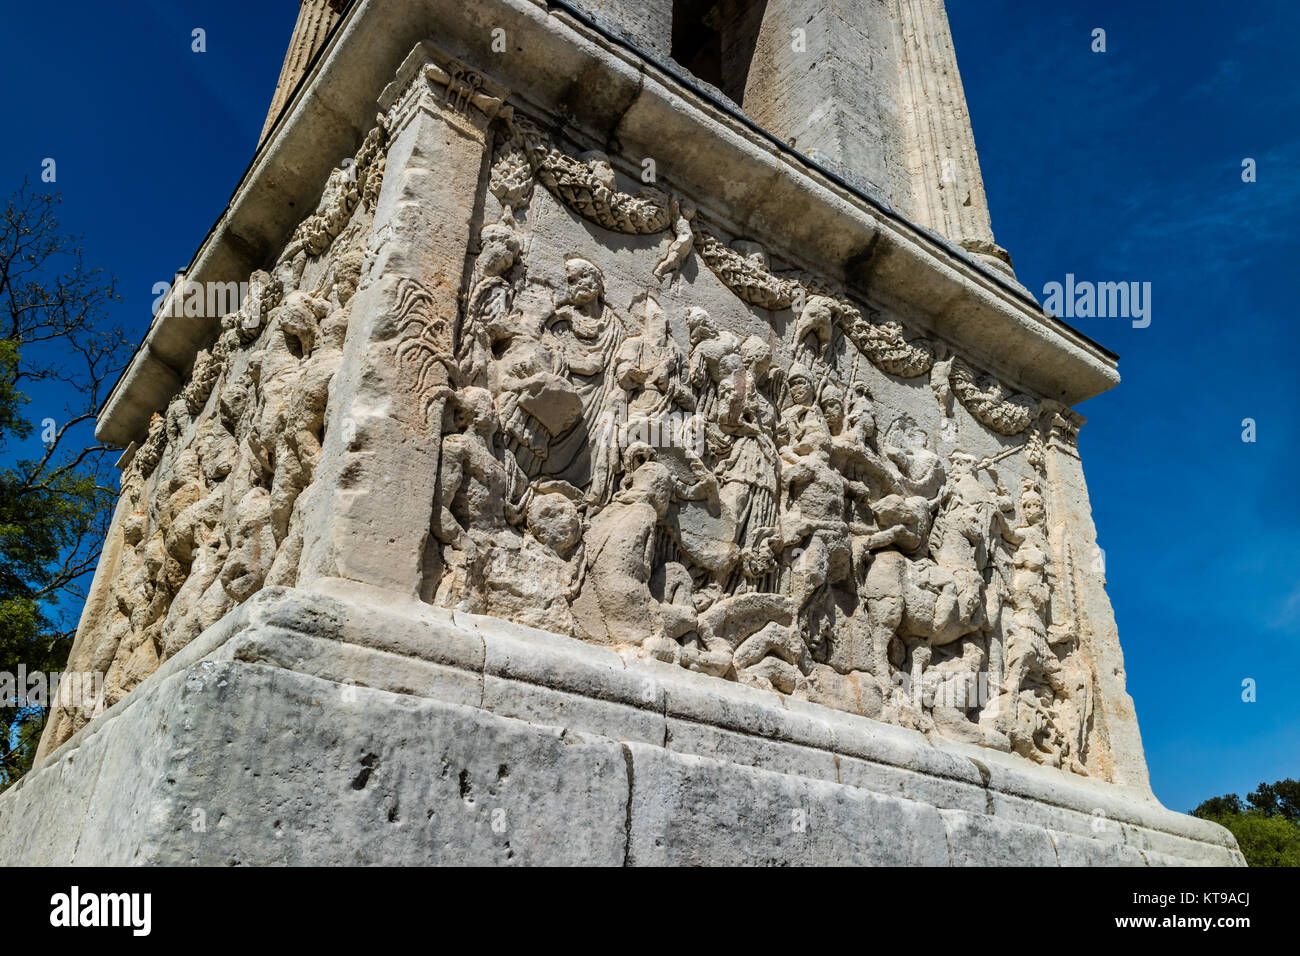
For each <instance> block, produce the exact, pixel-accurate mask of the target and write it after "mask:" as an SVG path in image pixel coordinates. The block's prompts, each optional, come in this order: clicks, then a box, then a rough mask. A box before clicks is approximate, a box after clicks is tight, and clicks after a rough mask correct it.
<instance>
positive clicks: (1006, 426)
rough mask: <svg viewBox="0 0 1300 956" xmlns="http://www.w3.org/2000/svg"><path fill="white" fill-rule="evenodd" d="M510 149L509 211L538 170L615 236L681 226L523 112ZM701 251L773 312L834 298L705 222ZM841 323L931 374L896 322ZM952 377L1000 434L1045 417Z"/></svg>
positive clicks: (927, 353) (857, 341) (873, 346)
mask: <svg viewBox="0 0 1300 956" xmlns="http://www.w3.org/2000/svg"><path fill="white" fill-rule="evenodd" d="M507 122H508V128H509V131H510V134H511V139H510V144H509V147H508V148H507V149H506V150H504V151H503V152H502V153H501V155H500V156H499V158H498V160H497V162H496V163H495V164H494V165H493V169H492V179H491V191H492V193H493V195H495V196H496V197H497V198H498V200H500V201H501V203H502V205H503V206H505V207H506V208H507V209H513V208H514V207H516V206H518V205H520V204H522V203H523V202H526V201H527V199H528V196H529V194H530V192H531V182H530V180H529V177H528V176H527V173H528V171H529V170H531V171H532V172H533V173H534V174H535V175H536V178H537V181H539V182H541V184H542V185H543V186H545V187H546V188H547V190H548V191H550V192H551V193H552V195H554V196H555V197H556V198H557V199H558V200H560V201H561V202H562V203H564V205H566V206H567V207H568V208H570V209H572V210H573V211H574V212H576V213H578V214H579V215H580V216H582V217H583V218H584V219H587V220H589V221H590V222H594V223H596V224H597V225H599V226H602V227H604V228H606V229H609V230H611V231H614V232H620V233H624V234H627V235H649V234H653V233H656V232H663V231H664V230H666V229H669V228H670V227H672V226H673V219H672V215H671V212H670V206H671V202H670V197H669V196H668V195H667V194H665V193H663V192H662V191H660V190H657V189H646V190H642V191H641V192H640V193H638V194H636V195H630V194H628V193H623V192H619V191H618V190H617V188H615V187H614V185H613V181H612V170H609V169H606V170H604V172H603V175H602V174H601V173H600V172H598V165H599V164H597V163H586V162H582V161H581V160H578V159H575V158H573V157H571V156H569V155H567V154H566V153H564V152H562V151H561V150H560V149H559V148H557V147H556V146H555V145H554V144H553V143H551V142H550V140H549V139H548V138H547V136H546V134H545V133H543V132H542V131H541V130H540V129H539V128H538V127H537V125H536V124H534V123H533V122H531V121H530V120H528V119H526V118H524V117H522V116H519V115H518V114H515V115H514V116H512V117H508V118H507ZM693 231H694V249H695V251H696V252H698V253H699V256H700V258H701V259H702V260H704V263H705V265H707V266H708V267H709V269H710V271H712V272H713V274H714V275H716V276H717V277H718V279H719V280H720V281H721V282H722V283H723V285H725V286H726V287H727V288H728V289H730V290H731V291H732V292H733V293H735V295H736V296H737V297H738V298H739V299H740V300H741V301H742V302H745V303H747V304H749V305H752V306H755V307H757V308H760V309H767V310H769V311H780V310H782V309H788V308H792V307H794V306H796V305H797V304H798V303H800V302H801V301H803V300H805V299H806V298H807V297H808V296H809V295H818V294H827V290H826V289H825V288H824V287H823V285H822V283H820V282H819V281H817V280H816V279H815V278H813V277H808V281H803V280H801V279H794V278H786V277H782V276H778V275H776V274H775V273H773V272H771V271H770V270H769V269H767V268H765V267H764V266H763V265H762V264H760V263H759V262H757V261H755V260H754V259H752V258H749V257H747V256H745V255H742V254H741V253H740V252H737V251H736V250H734V249H732V248H730V247H729V246H727V245H726V243H724V242H723V241H722V239H720V238H719V237H718V235H717V234H716V233H714V232H713V231H712V230H711V229H709V228H708V227H707V226H705V225H703V224H702V223H701V222H699V221H698V220H697V221H696V223H695V224H694V229H693ZM832 297H833V298H834V299H835V301H836V304H837V305H838V308H837V309H836V318H837V320H838V322H839V324H840V326H841V328H842V329H843V331H844V334H845V335H847V336H848V338H849V340H850V341H851V342H853V344H854V345H855V346H856V347H857V348H858V350H859V351H860V352H862V354H863V355H865V356H866V357H867V358H868V359H869V360H870V361H871V362H872V364H874V365H875V366H876V367H877V368H879V369H880V370H881V371H883V372H886V373H887V374H890V375H896V376H899V377H901V378H915V377H917V376H919V375H924V374H926V373H927V372H929V371H930V369H931V368H932V367H933V365H934V350H933V348H932V347H931V346H930V344H929V343H928V342H926V341H925V340H923V339H908V338H907V337H906V334H905V330H904V328H903V326H902V325H901V324H900V323H898V322H895V321H884V322H877V321H873V320H872V319H870V318H868V317H867V316H866V315H864V314H863V312H862V310H861V309H859V308H858V307H857V306H856V305H854V304H853V303H851V302H849V301H848V300H846V299H844V298H843V297H840V296H832ZM949 380H950V383H951V387H952V391H953V394H954V395H955V396H956V397H957V399H958V400H959V401H960V402H961V403H962V405H963V406H964V407H965V408H966V409H967V411H969V412H970V413H971V415H972V416H973V417H974V418H975V419H976V420H977V421H978V422H980V423H981V424H983V425H985V426H986V427H988V428H990V429H992V430H993V431H995V432H997V433H998V434H1000V435H1008V436H1009V435H1018V434H1020V433H1022V432H1024V431H1025V430H1026V429H1028V428H1029V427H1030V425H1032V424H1033V422H1034V421H1035V419H1037V418H1038V415H1039V406H1038V403H1037V402H1036V401H1035V400H1034V399H1033V398H1031V397H1029V396H1028V395H1025V394H1022V393H1019V392H1015V391H1013V390H1011V389H1009V388H1007V387H1006V386H1005V385H1003V384H1002V383H1000V382H998V381H997V380H996V379H994V378H993V377H992V376H990V375H987V374H985V373H982V372H980V371H978V370H977V369H975V368H973V367H972V366H970V365H969V364H968V363H966V362H964V361H962V360H960V359H955V360H954V361H953V362H952V365H951V370H950V375H949Z"/></svg>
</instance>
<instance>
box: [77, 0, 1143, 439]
mask: <svg viewBox="0 0 1300 956" xmlns="http://www.w3.org/2000/svg"><path fill="white" fill-rule="evenodd" d="M494 29H502V30H505V31H506V37H507V48H508V51H509V52H507V53H498V52H494V51H493V50H492V44H493V30H494ZM428 37H436V38H437V41H436V42H437V43H438V45H439V47H440V48H442V49H443V50H445V51H446V52H447V54H448V55H450V56H452V57H455V58H456V59H457V60H459V61H461V62H464V63H466V64H467V65H469V66H471V67H472V68H473V69H475V70H477V71H479V72H481V73H482V74H483V75H484V76H485V77H487V78H490V79H491V80H492V81H493V82H495V83H497V84H499V85H501V86H502V87H504V88H507V89H510V90H514V91H516V96H520V94H521V93H522V94H524V95H526V101H527V102H528V103H529V104H530V105H531V106H532V107H534V108H535V109H536V110H537V111H539V112H541V113H546V114H550V115H555V116H563V117H565V119H566V123H567V124H568V126H570V127H571V128H573V129H574V130H576V131H580V132H582V133H583V134H585V135H587V136H590V137H593V138H595V139H597V140H598V141H605V142H608V143H610V144H611V150H610V151H611V152H618V153H620V154H621V155H623V156H625V157H634V158H635V157H644V156H653V157H654V158H655V160H656V164H657V167H658V172H659V175H660V176H661V177H662V178H663V179H664V180H666V181H668V182H671V183H672V184H673V185H674V187H676V188H678V189H680V190H682V191H683V192H686V193H689V194H693V195H697V196H701V197H708V198H709V201H710V205H711V206H712V207H713V211H714V212H716V213H717V214H718V215H720V216H721V217H723V218H725V219H727V220H730V221H731V222H733V223H735V224H736V225H737V227H738V228H742V229H743V231H744V232H745V233H746V234H748V235H752V236H754V237H755V238H759V239H762V240H763V241H764V243H765V244H767V245H768V247H769V248H770V249H772V250H773V251H775V252H779V253H781V254H782V255H785V256H788V257H789V258H791V259H792V260H793V261H802V262H803V263H805V264H808V265H813V266H815V267H816V268H817V270H818V271H819V272H821V273H822V274H824V275H828V276H830V277H832V278H834V279H836V280H841V281H843V282H845V284H846V285H848V286H849V287H851V288H856V289H860V290H863V291H864V292H865V294H866V295H867V296H868V297H869V298H870V299H871V300H872V301H873V302H875V303H878V304H880V305H881V306H883V307H884V308H887V309H889V310H891V311H892V312H894V313H895V314H896V315H897V317H898V318H899V319H900V320H902V321H904V322H906V323H908V324H910V325H912V326H914V327H915V328H916V329H917V330H919V331H927V332H930V333H933V334H935V335H938V336H940V337H942V338H944V339H946V340H947V341H949V342H951V343H953V344H954V345H956V346H958V347H959V348H960V349H961V350H962V352H963V353H964V354H966V355H968V356H970V357H971V358H972V359H974V360H978V361H979V363H980V364H981V365H982V366H983V367H985V368H987V369H988V370H989V371H990V372H992V373H994V374H996V375H998V376H999V377H1001V378H1002V379H1004V380H1006V381H1007V382H1009V383H1012V384H1014V385H1016V386H1017V387H1020V388H1024V389H1026V390H1029V391H1032V392H1033V393H1036V394H1037V395H1039V396H1042V397H1044V398H1049V399H1054V400H1058V401H1061V402H1064V403H1066V404H1074V403H1076V402H1079V401H1083V400H1084V399H1087V398H1089V397H1091V396H1093V395H1096V394H1098V393H1100V392H1102V391H1105V390H1107V389H1109V388H1111V387H1113V386H1114V385H1115V384H1117V383H1118V381H1119V375H1118V372H1117V371H1116V357H1115V356H1114V355H1113V354H1111V353H1109V352H1108V351H1106V350H1105V349H1103V348H1102V347H1100V346H1099V345H1097V344H1096V343H1094V342H1092V341H1091V340H1090V339H1088V338H1087V337H1086V336H1084V335H1082V334H1081V333H1079V332H1077V331H1075V330H1074V329H1071V328H1070V327H1069V326H1068V325H1066V324H1065V323H1063V322H1061V321H1059V320H1057V319H1055V318H1052V317H1051V316H1048V315H1047V314H1045V313H1044V312H1043V311H1042V310H1041V309H1040V308H1038V307H1037V305H1036V304H1034V303H1033V302H1032V300H1030V299H1028V298H1027V297H1026V296H1025V294H1024V293H1023V291H1018V290H1017V289H1016V288H1015V287H1014V286H1013V285H1012V284H1010V283H1009V282H1008V281H1007V279H1006V277H1005V276H1001V275H998V274H996V272H995V271H994V270H993V269H991V268H990V267H988V266H985V265H983V264H981V263H979V262H977V261H976V260H975V259H974V258H972V257H971V256H970V255H969V254H968V253H967V252H965V251H964V250H962V249H960V248H959V247H957V246H955V245H954V244H952V243H949V242H947V241H946V240H944V239H942V238H940V237H938V236H937V235H935V234H934V233H932V232H929V231H927V230H924V229H921V228H920V227H917V226H915V225H914V224H912V223H910V222H908V221H907V220H905V219H903V218H902V217H900V216H898V215H897V214H896V213H893V212H892V211H890V210H889V209H888V208H886V207H883V206H881V205H880V204H878V203H874V202H872V201H871V200H870V199H868V198H867V197H865V196H862V195H860V194H857V193H855V192H854V191H853V190H852V189H850V188H849V187H847V186H846V185H845V184H843V183H841V182H838V181H836V180H835V178H834V177H833V176H831V175H829V174H827V173H826V172H824V171H823V170H820V169H818V168H817V167H816V166H814V165H812V164H811V163H809V162H807V161H806V160H805V159H804V158H803V157H801V156H799V154H797V153H795V152H794V151H793V150H790V149H788V148H784V147H782V146H781V145H780V144H777V143H775V142H774V141H773V140H772V139H771V138H770V137H768V136H765V135H764V134H762V133H761V132H758V131H756V130H755V129H753V128H752V126H751V125H750V124H747V123H746V122H744V121H743V120H742V119H740V118H737V117H736V116H735V115H733V114H732V113H731V112H729V111H728V110H726V109H725V108H723V107H722V105H721V104H719V103H717V102H715V101H711V100H710V99H709V98H707V97H706V96H705V95H703V94H701V93H700V92H699V91H696V90H694V89H692V88H690V87H688V86H686V85H683V84H682V83H681V82H680V81H679V80H678V79H676V78H675V77H673V76H671V75H669V74H668V73H667V72H665V71H664V70H662V69H660V68H659V67H658V66H656V65H654V64H653V63H651V62H649V61H647V60H646V59H644V58H642V57H640V56H638V55H637V54H636V53H635V52H634V51H632V50H631V49H629V48H628V47H627V46H626V45H625V44H622V43H621V42H616V41H613V40H611V39H609V38H607V37H605V36H603V35H602V34H600V33H599V32H597V31H596V30H595V29H593V28H592V27H591V26H590V25H588V24H585V23H582V22H580V21H578V20H577V19H575V18H573V17H571V16H569V15H568V14H566V13H564V12H563V11H560V10H558V9H556V10H554V11H551V12H548V9H547V7H546V6H545V5H542V4H536V3H532V2H528V0H481V2H479V3H476V4H474V5H472V6H467V5H465V4H463V3H459V2H455V0H359V2H357V3H354V4H353V5H352V6H351V7H350V8H349V9H348V11H347V12H346V13H345V14H344V17H343V19H342V20H341V21H340V24H339V27H338V29H336V30H335V32H334V34H333V36H332V38H331V39H330V41H329V43H328V44H327V47H326V49H325V50H324V51H323V54H322V55H321V56H320V57H319V58H318V59H317V60H316V63H315V65H314V67H313V69H312V71H311V74H310V75H309V76H308V78H307V81H306V82H304V83H303V84H302V85H301V86H300V87H299V88H298V90H297V92H296V94H295V96H294V98H293V100H292V102H291V103H290V104H289V107H288V109H287V110H286V111H285V113H284V115H283V116H282V117H281V118H280V120H279V122H278V123H277V125H276V127H275V128H274V129H273V130H272V132H271V135H270V136H269V137H268V138H267V140H266V141H265V142H264V143H263V145H262V147H261V148H260V149H259V151H258V153H257V155H256V156H255V158H254V160H253V162H252V164H251V165H250V166H249V168H248V170H247V171H246V173H245V174H244V177H243V179H242V181H241V182H240V184H239V187H238V188H237V189H236V191H235V193H234V195H233V196H232V198H231V201H230V204H229V206H228V207H227V209H226V210H225V212H224V213H223V214H222V216H221V218H220V219H219V220H218V221H217V223H216V224H215V225H214V227H213V229H212V231H211V232H210V233H209V235H208V237H207V238H206V240H205V241H204V243H203V245H202V246H201V247H200V249H199V251H198V253H197V254H196V256H195V258H194V260H193V262H192V263H191V264H190V267H189V269H188V270H187V271H186V278H187V279H189V280H191V281H196V282H200V283H202V282H230V281H240V280H243V279H246V278H247V277H248V275H249V274H250V273H251V272H252V271H253V270H254V269H258V268H263V267H265V266H266V265H267V264H268V263H269V262H270V261H271V260H273V259H274V257H275V255H276V254H277V252H278V251H279V250H280V248H282V247H283V245H284V243H285V242H286V241H287V240H288V238H289V237H290V235H291V234H292V232H293V230H294V228H295V227H296V226H297V225H298V223H299V222H300V221H301V220H302V219H303V218H304V217H305V216H306V215H307V214H308V213H309V212H310V211H311V209H312V208H313V206H314V203H315V200H316V198H317V196H318V195H319V193H320V189H321V187H322V186H323V185H324V183H325V181H326V179H327V178H328V176H329V172H330V170H331V169H332V168H333V167H334V165H335V164H336V163H337V162H338V161H339V159H341V158H342V157H344V156H348V155H351V154H352V152H353V151H354V150H355V149H356V148H357V145H358V144H359V143H360V141H361V139H362V138H363V137H364V136H365V134H366V131H367V130H369V129H370V128H371V127H372V126H373V125H374V123H375V113H376V103H377V101H378V99H379V97H380V94H381V92H382V91H383V90H384V89H385V87H387V86H388V85H389V84H390V83H391V82H392V81H393V78H394V76H395V75H396V74H397V72H398V70H399V67H400V66H401V65H402V64H403V62H404V61H405V60H406V59H407V56H408V54H410V52H411V50H412V48H413V47H414V46H415V45H416V44H417V43H419V42H421V41H423V40H425V39H426V38H428ZM524 38H527V39H526V40H525V39H524ZM615 145H616V146H617V149H614V148H613V147H614V146H615ZM218 321H219V320H218V319H215V318H214V319H195V318H185V317H177V316H173V315H171V314H170V312H169V309H168V308H167V307H166V304H164V307H163V308H162V309H161V310H160V311H159V315H158V316H157V317H155V319H154V321H153V323H152V325H151V327H150V329H149V332H148V335H147V336H146V339H145V341H144V343H143V344H142V345H141V347H140V348H139V350H138V351H137V354H136V355H135V357H134V358H133V360H132V362H131V364H130V366H129V367H128V369H127V371H126V372H125V373H124V375H123V376H122V378H121V379H120V380H119V382H118V383H117V385H116V386H115V388H114V389H113V392H112V393H111V394H110V396H109V398H108V400H107V402H106V403H105V406H104V408H103V409H102V411H101V414H100V418H99V424H98V428H97V431H96V434H97V435H98V437H99V438H100V439H101V440H102V441H105V442H108V443H112V444H118V445H126V444H127V443H128V442H130V441H132V440H137V439H139V438H140V437H141V436H142V435H143V434H144V433H145V431H146V430H147V427H148V422H149V417H150V415H151V414H152V413H153V412H155V411H157V410H159V409H161V408H163V407H164V406H165V405H166V403H167V401H168V400H169V399H170V398H171V397H172V396H173V395H174V394H175V392H176V390H177V388H178V387H179V382H180V381H181V380H182V379H183V377H184V376H185V375H186V374H188V372H189V369H190V366H191V365H192V364H193V361H194V357H195V355H197V353H198V352H199V351H200V350H201V349H203V348H205V347H207V346H208V345H210V344H211V342H212V341H213V339H214V338H215V336H216V333H217V326H218Z"/></svg>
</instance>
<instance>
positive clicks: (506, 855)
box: [0, 588, 1240, 866]
mask: <svg viewBox="0 0 1300 956" xmlns="http://www.w3.org/2000/svg"><path fill="white" fill-rule="evenodd" d="M400 604H401V599H400V598H399V597H394V598H393V599H392V600H391V601H390V602H388V607H387V608H381V607H378V606H375V605H371V604H365V603H359V602H355V601H349V600H341V599H337V598H328V597H322V596H321V595H319V594H316V593H311V592H304V591H301V590H297V589H283V588H272V589H267V590H264V591H262V592H261V593H260V594H258V595H257V596H256V597H254V598H253V599H251V600H250V601H248V602H246V603H245V604H244V605H242V606H241V607H240V608H239V609H238V610H237V611H235V612H234V613H233V614H232V615H231V616H230V617H229V618H228V619H227V620H226V621H223V622H222V623H221V624H219V625H217V626H216V627H214V628H212V629H211V630H210V631H209V632H207V633H205V634H204V635H203V636H202V637H200V638H199V639H198V640H196V641H195V642H194V643H193V644H191V645H190V646H189V647H187V648H186V649H185V650H184V651H182V652H181V653H180V654H178V655H177V656H176V657H174V658H172V659H171V660H169V661H168V662H167V663H166V664H164V665H163V667H162V668H161V669H160V670H159V671H158V672H157V673H156V674H154V675H153V676H152V677H150V678H149V679H148V680H147V681H146V682H145V684H144V685H142V686H141V687H140V688H139V689H138V691H137V692H135V693H133V694H132V695H130V696H129V697H128V698H126V699H125V700H123V701H122V702H120V703H119V704H117V705H115V706H114V707H113V708H112V709H110V710H109V711H108V712H107V713H106V714H104V715H103V716H102V717H101V718H99V719H98V720H96V721H95V722H94V723H92V724H91V725H90V726H89V727H87V728H86V729H85V730H84V731H82V732H81V733H80V734H78V735H77V736H76V737H75V738H74V739H73V740H72V741H70V742H69V743H67V744H65V745H64V746H63V747H61V748H59V749H58V750H57V751H56V752H55V753H54V754H52V755H51V757H50V758H49V759H48V760H47V761H46V762H45V764H44V765H43V766H42V767H41V768H40V769H38V770H36V771H34V772H33V773H32V774H30V775H28V777H26V778H24V780H23V781H21V782H20V783H19V784H18V785H17V786H16V787H15V788H13V789H12V790H11V791H9V792H7V793H6V794H5V795H4V796H3V797H0V862H3V863H5V864H6V865H8V864H13V863H23V862H26V863H33V862H36V863H48V864H82V865H97V864H112V865H116V864H144V863H162V864H207V865H230V864H266V863H290V864H306V863H310V864H317V865H320V864H324V865H328V864H425V863H455V864H492V865H505V864H553V865H568V864H584V865H586V864H599V865H614V866H617V865H656V864H691V863H713V864H771V863H780V864H807V865H813V864H816V865H821V864H828V863H838V864H870V865H903V864H923V865H950V864H951V865H991V864H994V865H995V864H1007V863H1013V864H1020V865H1025V864H1032V865H1046V866H1056V865H1134V866H1143V865H1178V864H1183V865H1185V864H1189V863H1198V864H1216V865H1223V864H1234V863H1239V862H1240V854H1239V853H1238V851H1237V850H1236V847H1235V845H1233V843H1232V840H1231V837H1230V836H1229V835H1228V834H1227V833H1226V832H1225V831H1223V830H1221V829H1219V828H1218V827H1215V826H1213V825H1212V824H1209V823H1206V822H1204V821H1201V820H1197V819H1194V818H1190V817H1186V816H1183V815H1182V814H1176V813H1170V812H1169V811H1167V810H1164V809H1163V808H1161V807H1160V806H1159V805H1158V804H1157V803H1156V802H1155V801H1154V800H1153V799H1151V798H1150V797H1149V796H1146V795H1144V794H1142V793H1141V792H1140V791H1135V790H1132V789H1127V788H1118V787H1114V786H1111V785H1102V784H1097V783H1094V782H1091V781H1088V780H1085V779H1082V778H1078V777H1077V776H1076V777H1071V776H1070V775H1067V774H1064V773H1063V772H1062V771H1059V770H1052V769H1047V768H1042V767H1036V766H1032V765H1030V764H1028V763H1026V762H1024V761H1016V760H1014V758H1004V760H1005V761H1007V762H1005V763H1004V762H1001V761H997V760H988V759H986V755H983V754H980V753H978V752H977V751H975V750H973V749H971V750H962V749H961V748H956V749H949V748H948V747H947V746H944V745H936V744H935V743H933V742H930V741H927V740H926V739H925V738H924V737H923V736H921V735H920V734H917V733H915V732H910V731H903V730H901V729H899V728H895V727H891V726H890V725H887V724H882V723H879V722H877V721H872V720H868V719H866V718H861V717H852V716H849V715H844V714H841V713H838V712H836V711H834V710H830V709H828V708H825V707H821V706H819V705H813V704H802V703H800V702H799V701H796V700H789V699H787V700H782V698H781V697H779V696H778V695H776V694H773V693H771V692H768V691H758V690H754V689H752V688H747V687H744V686H741V685H737V684H730V683H724V682H719V681H716V680H711V679H708V678H704V677H701V676H699V675H693V674H691V673H690V672H688V671H683V670H681V669H678V668H671V667H667V666H665V665H661V664H657V663H656V662H648V661H644V660H642V659H640V658H637V657H635V656H633V655H622V656H620V655H618V654H614V653H612V652H609V651H607V650H603V649H600V648H594V647H591V646H590V645H586V644H583V643H581V642H579V641H576V640H573V639H571V638H561V637H558V636H556V635H550V634H546V633H544V632H535V631H530V630H529V629H526V628H521V627H518V626H517V625H510V624H508V623H506V622H502V621H498V620H496V619H493V618H484V617H474V616H461V615H458V614H451V613H447V612H438V611H436V610H435V609H431V608H428V607H427V606H426V607H424V608H423V609H420V608H419V606H418V605H415V604H414V603H412V604H411V605H409V606H408V607H407V609H406V610H404V611H403V610H395V609H394V606H400ZM683 728H694V729H696V730H707V731H710V733H708V734H704V733H695V734H692V733H684V732H682V729H683ZM718 735H725V736H726V737H727V743H726V744H725V746H719V743H718Z"/></svg>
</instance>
